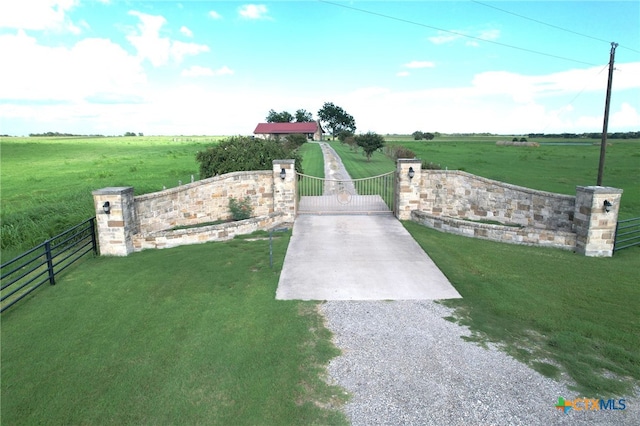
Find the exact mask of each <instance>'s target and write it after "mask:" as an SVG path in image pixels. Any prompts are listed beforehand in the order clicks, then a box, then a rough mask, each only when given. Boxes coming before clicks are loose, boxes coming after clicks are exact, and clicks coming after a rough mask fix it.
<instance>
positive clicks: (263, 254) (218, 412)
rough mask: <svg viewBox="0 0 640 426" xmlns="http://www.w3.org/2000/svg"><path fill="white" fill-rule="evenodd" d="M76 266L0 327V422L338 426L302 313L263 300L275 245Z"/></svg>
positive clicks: (279, 245) (322, 356)
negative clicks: (305, 425) (0, 413)
mask: <svg viewBox="0 0 640 426" xmlns="http://www.w3.org/2000/svg"><path fill="white" fill-rule="evenodd" d="M277 235H278V238H276V239H274V260H275V265H274V269H270V267H269V245H268V241H266V240H259V241H247V240H245V239H236V240H232V241H229V242H225V243H210V244H204V245H195V246H187V247H179V248H174V249H166V250H149V251H143V252H141V253H135V254H132V255H130V256H128V257H125V258H109V257H99V258H88V259H86V260H85V261H83V262H82V263H81V264H79V265H77V266H74V267H73V268H71V269H70V270H69V271H68V272H67V273H65V274H64V275H63V277H62V278H61V279H60V280H59V282H58V284H57V285H56V286H53V287H50V286H47V287H45V288H43V289H41V290H40V291H37V292H36V294H35V295H34V296H31V297H29V298H28V299H27V300H25V301H22V302H21V303H20V304H18V305H16V306H14V307H12V308H11V309H9V310H8V311H6V312H5V313H3V314H2V365H1V368H2V383H1V391H2V400H1V411H2V423H3V424H7V425H9V424H11V425H19V424H131V425H140V424H185V425H186V424H225V425H227V424H234V425H255V424H272V425H286V424H290V425H301V424H345V423H346V420H345V418H344V416H343V415H342V414H341V413H340V412H338V411H333V410H329V409H324V408H321V407H334V408H335V407H339V406H340V404H341V402H342V401H344V399H345V394H344V392H343V391H342V390H341V389H338V388H335V387H331V386H328V385H326V384H325V383H324V382H323V381H322V380H321V379H320V377H321V376H322V375H323V374H324V371H325V368H326V363H327V362H328V361H329V359H330V358H332V357H334V356H336V355H337V353H338V351H337V349H336V348H335V347H334V346H333V345H332V344H331V343H330V335H329V332H328V331H327V330H326V329H325V328H324V325H323V323H322V319H321V317H320V316H319V314H318V313H317V312H316V304H315V303H312V302H297V301H276V300H275V299H274V295H275V290H276V287H277V282H278V275H279V272H280V269H281V267H282V262H283V260H284V254H285V250H286V247H287V244H288V241H289V234H277Z"/></svg>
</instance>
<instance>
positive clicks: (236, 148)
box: [196, 136, 302, 179]
mask: <svg viewBox="0 0 640 426" xmlns="http://www.w3.org/2000/svg"><path fill="white" fill-rule="evenodd" d="M282 159H294V160H296V170H297V171H298V172H302V159H301V157H300V156H299V154H298V153H296V152H295V151H294V150H292V149H290V148H289V147H287V146H286V144H283V143H281V142H279V141H275V140H270V139H257V138H256V139H254V138H250V137H246V136H233V137H231V138H229V139H225V140H223V141H220V143H218V144H217V145H214V146H210V147H208V148H207V149H206V150H205V151H199V152H198V153H197V154H196V161H198V162H199V163H200V178H202V179H206V178H209V177H212V176H216V175H221V174H225V173H231V172H238V171H251V170H271V169H272V167H273V160H282Z"/></svg>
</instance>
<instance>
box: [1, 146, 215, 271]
mask: <svg viewBox="0 0 640 426" xmlns="http://www.w3.org/2000/svg"><path fill="white" fill-rule="evenodd" d="M194 139H195V138H192V139H190V140H189V141H187V142H182V141H174V138H172V137H135V138H124V137H119V138H2V140H1V141H0V143H1V145H2V146H1V147H2V156H1V158H0V180H1V181H2V186H1V188H0V199H1V212H0V220H1V222H2V225H1V226H2V227H1V248H2V251H3V254H2V257H3V259H5V258H11V257H12V255H15V254H19V253H20V252H22V251H24V250H27V249H29V248H31V247H33V246H35V245H37V244H40V243H42V242H43V241H44V240H46V239H47V238H50V237H52V236H54V235H57V234H58V233H60V232H62V231H63V230H65V229H67V228H69V227H71V226H73V225H76V224H77V223H80V222H81V221H83V220H85V219H87V218H88V217H91V216H92V215H94V209H93V198H92V195H91V191H93V190H96V189H100V188H104V187H109V186H133V187H134V188H135V193H136V194H144V193H148V192H154V191H159V190H162V189H163V187H164V186H166V187H168V188H170V187H174V186H178V183H179V181H182V183H188V182H190V181H191V176H192V175H193V176H194V179H198V164H197V163H196V161H195V154H196V152H197V151H199V150H201V149H204V148H205V147H206V146H207V145H209V144H211V143H215V142H214V140H215V138H200V140H194Z"/></svg>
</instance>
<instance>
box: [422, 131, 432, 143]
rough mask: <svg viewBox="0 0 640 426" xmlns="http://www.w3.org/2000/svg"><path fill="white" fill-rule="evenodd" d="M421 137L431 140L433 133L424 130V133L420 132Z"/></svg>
mask: <svg viewBox="0 0 640 426" xmlns="http://www.w3.org/2000/svg"><path fill="white" fill-rule="evenodd" d="M422 137H423V138H425V139H426V140H428V141H430V140H433V138H434V137H435V135H434V134H433V133H430V132H426V133H423V134H422Z"/></svg>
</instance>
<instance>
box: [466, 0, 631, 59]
mask: <svg viewBox="0 0 640 426" xmlns="http://www.w3.org/2000/svg"><path fill="white" fill-rule="evenodd" d="M471 2H473V3H476V4H479V5H482V6H486V7H490V8H491V9H495V10H499V11H500V12H504V13H508V14H509V15H513V16H517V17H519V18H522V19H526V20H529V21H533V22H537V23H538V24H542V25H546V26H548V27H551V28H555V29H558V30H561V31H566V32H568V33H571V34H575V35H579V36H582V37H586V38H590V39H592V40H597V41H601V42H604V43H607V44H610V43H611V41H610V40H604V39H601V38H598V37H593V36H590V35H588V34H582V33H579V32H577V31H573V30H568V29H566V28H563V27H559V26H557V25H553V24H549V23H547V22H543V21H539V20H537V19H533V18H529V17H528V16H524V15H520V14H518V13H514V12H511V11H508V10H505V9H501V8H499V7H496V6H492V5H490V4H486V3H482V2H480V1H477V0H471ZM620 47H623V48H625V49H627V50H631V51H632V52H636V53H640V50H635V49H632V48H630V47H625V46H622V45H621V46H620Z"/></svg>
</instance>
